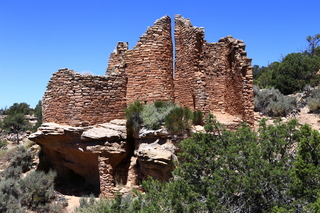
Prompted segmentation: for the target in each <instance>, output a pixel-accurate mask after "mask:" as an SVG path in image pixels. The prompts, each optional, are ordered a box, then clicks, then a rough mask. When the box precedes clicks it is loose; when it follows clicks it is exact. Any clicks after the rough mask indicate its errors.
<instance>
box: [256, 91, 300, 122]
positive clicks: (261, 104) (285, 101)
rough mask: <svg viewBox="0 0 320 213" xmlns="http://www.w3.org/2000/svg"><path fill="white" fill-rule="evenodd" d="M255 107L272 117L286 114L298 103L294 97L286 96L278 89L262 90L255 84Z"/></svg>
mask: <svg viewBox="0 0 320 213" xmlns="http://www.w3.org/2000/svg"><path fill="white" fill-rule="evenodd" d="M253 90H254V109H255V111H258V112H262V113H263V114H266V115H269V116H272V117H282V116H286V115H287V114H288V113H289V112H291V111H292V110H293V109H294V108H295V107H296V105H297V103H296V99H295V98H294V97H288V96H284V95H283V94H281V93H280V91H279V90H278V89H274V88H270V89H263V90H260V88H259V87H258V86H256V85H255V86H254V88H253Z"/></svg>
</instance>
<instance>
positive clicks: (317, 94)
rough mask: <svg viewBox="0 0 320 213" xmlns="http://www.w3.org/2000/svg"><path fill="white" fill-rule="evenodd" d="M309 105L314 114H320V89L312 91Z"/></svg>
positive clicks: (308, 100)
mask: <svg viewBox="0 0 320 213" xmlns="http://www.w3.org/2000/svg"><path fill="white" fill-rule="evenodd" d="M307 105H308V108H309V110H310V112H312V113H320V88H316V89H314V90H312V91H311V93H310V97H309V98H308V99H307Z"/></svg>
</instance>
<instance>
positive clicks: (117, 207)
mask: <svg viewBox="0 0 320 213" xmlns="http://www.w3.org/2000/svg"><path fill="white" fill-rule="evenodd" d="M137 205H138V206H137ZM140 206H141V200H139V199H138V198H134V197H133V196H132V195H131V194H128V195H125V196H124V197H121V196H120V195H119V194H118V195H116V198H115V199H113V200H107V199H99V200H98V201H94V200H93V199H90V200H89V201H88V198H82V199H80V206H79V207H78V208H76V209H75V212H76V213H96V212H104V213H114V212H118V213H129V212H132V213H134V212H139V211H138V210H140ZM144 212H146V211H144Z"/></svg>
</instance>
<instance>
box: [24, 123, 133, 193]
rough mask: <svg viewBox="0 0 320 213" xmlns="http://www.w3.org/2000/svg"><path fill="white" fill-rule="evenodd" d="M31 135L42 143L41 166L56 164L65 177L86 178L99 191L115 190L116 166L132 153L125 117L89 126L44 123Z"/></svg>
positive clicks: (33, 139)
mask: <svg viewBox="0 0 320 213" xmlns="http://www.w3.org/2000/svg"><path fill="white" fill-rule="evenodd" d="M29 139H30V140H32V141H34V142H36V143H37V144H39V145H40V147H41V151H42V155H41V158H40V165H39V166H40V169H42V168H53V169H54V170H56V171H57V174H58V178H60V179H62V180H63V181H74V178H77V177H79V178H84V179H85V182H86V183H87V184H90V185H92V186H93V187H94V190H95V191H96V192H97V191H105V192H110V191H112V187H113V186H114V178H113V176H114V173H115V171H116V169H117V166H118V165H119V164H121V163H122V162H123V161H124V160H125V159H126V158H127V157H128V153H129V145H128V143H127V141H126V139H127V134H126V127H125V120H113V121H111V122H110V123H105V124H100V125H95V126H88V127H71V126H62V125H59V124H55V123H45V124H43V125H42V126H41V127H40V128H39V130H38V131H37V132H36V133H34V134H32V135H30V137H29ZM41 167H42V168H41Z"/></svg>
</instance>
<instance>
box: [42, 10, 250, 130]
mask: <svg viewBox="0 0 320 213" xmlns="http://www.w3.org/2000/svg"><path fill="white" fill-rule="evenodd" d="M174 31H175V32H174V39H175V48H174V47H173V44H172V37H171V19H170V17H169V16H164V17H162V18H160V19H158V20H157V21H156V22H155V23H154V25H153V26H151V27H148V29H147V31H146V33H144V34H143V35H142V36H141V37H140V40H139V41H138V42H137V44H136V46H135V47H134V48H132V49H131V50H129V48H128V43H127V42H119V43H118V44H117V46H116V49H115V51H114V52H113V53H112V54H111V55H110V59H109V62H108V68H107V71H106V76H90V75H86V76H83V75H80V74H78V73H76V72H74V71H72V70H68V69H60V70H59V71H58V72H57V73H54V74H53V77H52V78H51V80H50V82H49V83H48V87H47V91H46V93H45V95H44V98H43V120H44V122H56V123H59V124H68V125H72V126H79V125H92V124H97V123H103V122H108V121H110V120H112V119H116V118H124V109H125V108H126V106H127V105H128V104H129V103H132V102H134V101H135V100H140V101H142V102H144V103H150V102H153V101H156V100H163V101H166V100H173V101H175V102H176V103H178V104H179V105H181V106H187V107H189V108H191V109H193V110H201V111H203V112H206V113H208V112H212V113H215V112H219V113H228V114H230V115H234V116H237V117H239V118H241V119H242V120H244V121H246V122H248V123H250V124H253V106H254V105H253V90H252V68H251V59H250V58H247V56H246V52H245V45H244V43H243V41H241V40H238V39H234V38H232V37H231V36H227V37H225V38H222V39H220V40H219V41H218V42H217V43H208V42H206V40H204V29H203V28H199V27H194V26H192V24H191V22H190V20H189V19H184V18H183V17H181V16H180V15H177V16H175V28H174ZM173 51H175V69H173ZM173 75H174V78H173Z"/></svg>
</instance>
